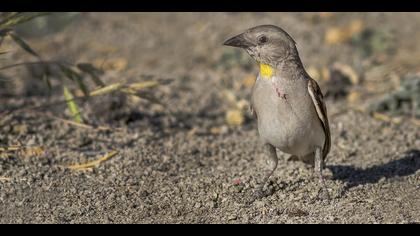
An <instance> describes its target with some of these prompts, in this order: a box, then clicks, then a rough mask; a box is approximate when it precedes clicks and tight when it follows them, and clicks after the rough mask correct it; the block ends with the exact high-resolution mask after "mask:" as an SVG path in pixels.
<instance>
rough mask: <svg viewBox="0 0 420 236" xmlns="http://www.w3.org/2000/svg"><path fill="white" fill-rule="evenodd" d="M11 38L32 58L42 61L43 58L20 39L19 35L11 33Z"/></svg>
mask: <svg viewBox="0 0 420 236" xmlns="http://www.w3.org/2000/svg"><path fill="white" fill-rule="evenodd" d="M9 36H10V37H11V38H12V39H13V41H15V43H16V44H17V45H19V47H21V48H22V49H23V50H25V51H26V52H27V53H29V54H31V55H32V56H34V57H36V58H38V59H41V57H40V56H39V54H38V53H36V52H35V51H34V50H33V49H32V48H31V46H29V44H27V43H26V42H25V41H24V40H23V39H22V38H21V37H19V36H18V35H16V34H14V33H9Z"/></svg>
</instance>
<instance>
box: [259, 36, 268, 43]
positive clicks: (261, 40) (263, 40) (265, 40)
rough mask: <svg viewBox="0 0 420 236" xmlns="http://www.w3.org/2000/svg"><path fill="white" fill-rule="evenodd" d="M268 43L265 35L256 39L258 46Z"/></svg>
mask: <svg viewBox="0 0 420 236" xmlns="http://www.w3.org/2000/svg"><path fill="white" fill-rule="evenodd" d="M267 41H268V38H267V37H266V36H265V35H261V36H260V37H258V44H264V43H266V42H267Z"/></svg>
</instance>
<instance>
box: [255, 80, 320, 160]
mask: <svg viewBox="0 0 420 236" xmlns="http://www.w3.org/2000/svg"><path fill="white" fill-rule="evenodd" d="M252 105H253V108H254V110H255V112H256V114H257V117H258V131H259V134H260V136H261V137H262V138H263V139H264V140H265V141H266V142H268V143H270V144H272V145H274V146H276V147H277V148H279V149H280V150H282V151H284V152H287V153H291V154H294V155H299V154H301V153H300V152H307V149H310V147H309V146H311V145H312V143H314V142H317V143H318V142H319V143H321V144H322V142H323V140H320V139H321V138H322V137H321V136H322V135H323V134H322V127H321V124H320V122H319V119H318V117H317V114H316V110H315V108H314V105H313V103H312V99H311V97H310V95H309V94H308V89H307V84H306V81H304V80H297V81H290V80H282V79H281V78H276V77H273V78H271V79H270V80H266V79H257V82H256V83H255V86H254V89H253V93H252ZM305 142H307V143H306V144H305ZM296 152H299V153H296Z"/></svg>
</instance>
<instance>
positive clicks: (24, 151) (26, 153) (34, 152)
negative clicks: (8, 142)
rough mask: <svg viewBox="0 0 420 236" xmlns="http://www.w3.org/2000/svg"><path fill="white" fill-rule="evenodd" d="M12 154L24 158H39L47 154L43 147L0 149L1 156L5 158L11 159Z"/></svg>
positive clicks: (15, 146) (16, 146)
mask: <svg viewBox="0 0 420 236" xmlns="http://www.w3.org/2000/svg"><path fill="white" fill-rule="evenodd" d="M12 153H16V154H18V155H22V156H23V157H24V158H27V157H37V156H41V155H43V154H44V153H45V150H44V148H43V147H25V146H18V145H14V146H9V147H0V156H1V157H3V158H7V157H9V156H10V155H11V154H12Z"/></svg>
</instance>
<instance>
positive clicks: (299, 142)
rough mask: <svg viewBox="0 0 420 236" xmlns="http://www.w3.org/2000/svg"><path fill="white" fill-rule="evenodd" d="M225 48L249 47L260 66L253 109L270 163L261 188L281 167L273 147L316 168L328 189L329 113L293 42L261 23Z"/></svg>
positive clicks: (232, 39)
mask: <svg viewBox="0 0 420 236" xmlns="http://www.w3.org/2000/svg"><path fill="white" fill-rule="evenodd" d="M225 45H228V46H234V47H240V48H243V49H245V50H246V51H247V52H248V54H249V55H250V56H251V57H252V58H254V59H255V60H256V61H257V62H259V63H260V64H261V71H260V74H259V75H258V77H257V81H256V83H255V85H254V87H253V90H252V98H251V106H252V110H253V113H254V114H255V117H256V118H257V121H258V132H259V135H260V136H261V138H262V140H263V141H264V143H265V146H266V149H267V150H268V155H269V157H270V159H271V161H272V162H271V168H270V170H269V171H268V172H267V174H266V176H265V179H264V181H263V183H262V185H261V189H262V187H263V185H264V184H265V182H266V181H267V180H268V179H269V177H270V176H271V175H272V173H273V172H274V170H275V169H276V167H277V154H276V152H275V148H277V149H279V150H280V151H282V152H284V153H288V154H291V155H293V156H296V157H298V158H299V159H300V160H302V161H305V162H307V163H311V164H314V165H315V170H316V172H317V173H318V174H319V178H320V181H321V182H322V184H323V186H324V180H323V177H322V169H323V166H324V160H325V158H326V156H327V154H328V153H329V150H330V146H331V137H330V129H329V123H328V117H327V110H326V107H325V103H324V101H323V96H322V92H321V90H320V88H319V86H318V84H317V83H316V81H315V80H313V79H312V78H311V77H310V76H309V75H308V74H307V73H306V71H305V69H304V67H303V65H302V62H301V60H300V57H299V53H298V51H297V48H296V43H295V41H294V40H293V39H292V37H291V36H290V35H289V34H287V33H286V32H285V31H284V30H283V29H281V28H279V27H277V26H273V25H262V26H257V27H254V28H251V29H248V30H246V31H245V32H244V33H242V34H239V35H237V36H235V37H233V38H231V39H229V40H227V41H226V42H225ZM324 190H325V187H324Z"/></svg>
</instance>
